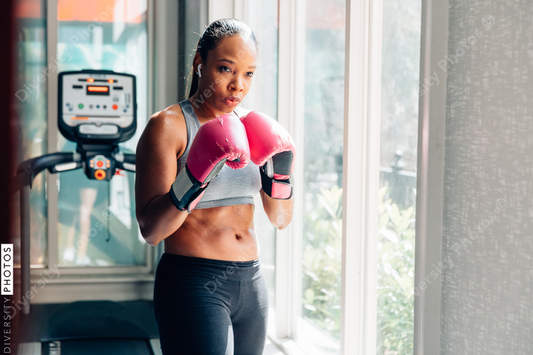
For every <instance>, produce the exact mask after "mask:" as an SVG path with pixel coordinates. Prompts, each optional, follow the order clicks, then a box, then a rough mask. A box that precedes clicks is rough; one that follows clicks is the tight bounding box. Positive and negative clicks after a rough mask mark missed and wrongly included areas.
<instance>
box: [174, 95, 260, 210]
mask: <svg viewBox="0 0 533 355" xmlns="http://www.w3.org/2000/svg"><path fill="white" fill-rule="evenodd" d="M179 105H180V107H181V110H182V111H183V116H184V117H185V123H186V125H187V148H186V149H185V152H183V154H182V156H181V157H179V159H178V172H180V171H181V169H183V168H184V167H185V163H186V162H187V156H188V155H189V149H190V147H191V144H192V141H193V140H194V137H195V136H196V133H197V132H198V130H199V129H200V121H199V120H198V117H197V116H196V114H195V113H194V110H193V108H192V105H191V103H190V101H189V100H187V99H185V100H183V101H181V102H179ZM235 112H236V113H238V115H239V116H240V115H241V111H240V108H237V109H235ZM259 190H261V176H260V175H259V168H258V167H257V165H255V164H254V163H253V162H252V161H250V162H249V163H248V165H246V167H244V168H242V169H237V170H233V169H231V168H230V167H229V166H227V165H224V167H223V168H222V170H220V173H218V175H217V176H216V177H215V178H214V179H213V180H211V182H210V183H209V185H208V187H207V189H206V190H205V192H204V195H203V196H202V199H201V200H200V202H199V203H198V205H196V208H198V209H201V208H211V207H220V206H231V205H242V204H252V205H253V204H254V196H255V195H256V194H257V193H258V192H259Z"/></svg>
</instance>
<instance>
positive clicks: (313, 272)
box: [298, 0, 346, 353]
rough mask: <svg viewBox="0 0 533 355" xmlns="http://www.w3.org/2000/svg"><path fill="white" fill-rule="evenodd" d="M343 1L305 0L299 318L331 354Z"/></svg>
mask: <svg viewBox="0 0 533 355" xmlns="http://www.w3.org/2000/svg"><path fill="white" fill-rule="evenodd" d="M345 17H346V3H345V1H344V0H336V1H330V2H324V1H315V0H312V1H306V2H305V47H304V48H305V52H304V55H305V56H304V63H303V64H304V65H305V75H304V78H305V79H304V80H305V84H304V85H305V86H304V87H305V94H304V95H305V98H304V100H305V110H304V123H303V125H304V135H303V137H304V144H303V147H301V148H300V152H301V154H302V155H303V159H304V186H303V201H302V206H303V211H302V216H303V221H302V227H303V228H302V231H301V233H302V236H301V238H302V261H301V262H302V291H301V292H302V293H301V307H302V311H301V316H302V322H301V326H300V328H301V329H300V330H299V332H298V335H299V337H300V338H301V339H302V340H303V341H304V342H305V343H307V344H309V343H314V344H315V345H316V346H317V347H320V348H321V349H324V350H329V351H332V352H336V353H338V351H339V339H340V321H341V299H340V297H341V292H340V291H341V282H342V280H341V265H342V264H341V249H342V199H341V197H342V171H343V124H344V56H345V50H344V48H345Z"/></svg>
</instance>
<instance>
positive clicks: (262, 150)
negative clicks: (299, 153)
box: [241, 111, 296, 200]
mask: <svg viewBox="0 0 533 355" xmlns="http://www.w3.org/2000/svg"><path fill="white" fill-rule="evenodd" d="M241 122H242V123H243V125H244V127H245V128H246V135H247V136H248V143H249V144H250V158H251V159H252V161H253V162H254V164H256V165H259V170H260V172H261V184H262V186H263V191H264V192H265V193H266V194H267V195H268V196H270V197H272V198H275V199H278V200H287V199H289V198H291V196H292V184H293V183H292V172H293V171H294V156H295V155H296V148H295V146H294V141H293V140H292V137H291V136H290V134H289V132H287V130H285V128H283V126H282V125H280V124H279V123H278V121H276V120H275V119H273V118H272V117H269V116H268V115H265V114H264V113H262V112H259V111H251V112H250V113H248V114H247V115H246V116H244V117H241Z"/></svg>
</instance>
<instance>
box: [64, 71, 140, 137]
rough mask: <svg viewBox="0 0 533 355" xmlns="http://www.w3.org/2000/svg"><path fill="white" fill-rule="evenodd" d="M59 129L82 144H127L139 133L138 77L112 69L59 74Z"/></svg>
mask: <svg viewBox="0 0 533 355" xmlns="http://www.w3.org/2000/svg"><path fill="white" fill-rule="evenodd" d="M58 84H59V87H58V88H59V92H58V98H59V105H58V113H59V117H58V126H59V130H60V131H61V133H62V134H63V136H65V138H67V139H68V140H71V141H74V142H78V143H107V142H113V143H118V142H124V141H126V140H128V139H130V138H131V137H132V136H133V135H134V134H135V130H136V128H137V127H136V122H137V101H136V87H135V76H133V75H131V74H123V73H115V72H113V71H109V70H82V71H71V72H63V73H60V74H59V79H58Z"/></svg>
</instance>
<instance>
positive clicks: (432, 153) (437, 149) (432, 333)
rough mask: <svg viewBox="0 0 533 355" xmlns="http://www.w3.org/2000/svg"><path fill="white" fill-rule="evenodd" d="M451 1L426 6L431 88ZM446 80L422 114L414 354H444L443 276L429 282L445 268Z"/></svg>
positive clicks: (424, 70) (425, 53)
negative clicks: (438, 267)
mask: <svg viewBox="0 0 533 355" xmlns="http://www.w3.org/2000/svg"><path fill="white" fill-rule="evenodd" d="M448 14H449V1H448V0H422V31H421V44H420V80H419V82H420V83H421V87H422V83H423V84H426V83H427V82H428V81H427V80H429V77H430V76H431V75H432V73H434V72H437V71H439V72H441V68H440V67H439V66H438V63H439V61H441V60H442V59H444V58H446V55H447V51H448V19H449V17H448ZM446 79H447V78H446V74H444V75H443V78H442V79H441V80H440V85H433V86H432V85H424V92H423V93H422V94H421V95H420V100H419V109H418V158H417V159H418V161H417V180H416V191H417V194H416V222H415V240H416V242H415V243H416V245H415V290H416V289H418V290H419V295H418V296H417V295H416V294H415V300H414V302H415V303H414V340H413V354H414V355H424V354H434V353H435V352H438V351H439V349H440V348H441V344H440V329H441V323H440V322H441V314H442V308H441V295H442V274H441V273H438V277H437V278H436V279H434V280H433V281H431V283H429V282H427V283H426V282H425V281H424V280H426V279H427V278H429V276H430V273H431V272H432V271H435V265H438V263H439V262H442V242H443V218H444V140H445V131H446V125H445V123H446V90H447V82H446Z"/></svg>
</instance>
